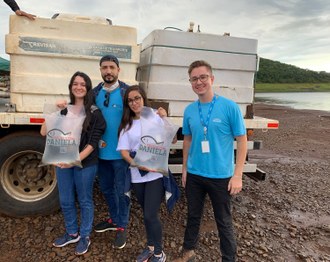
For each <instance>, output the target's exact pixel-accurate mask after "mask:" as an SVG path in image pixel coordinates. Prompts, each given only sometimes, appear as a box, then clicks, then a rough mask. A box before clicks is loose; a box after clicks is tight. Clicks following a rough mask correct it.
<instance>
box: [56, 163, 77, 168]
mask: <svg viewBox="0 0 330 262" xmlns="http://www.w3.org/2000/svg"><path fill="white" fill-rule="evenodd" d="M55 166H57V167H59V168H71V167H73V165H71V164H67V163H58V164H56V165H55Z"/></svg>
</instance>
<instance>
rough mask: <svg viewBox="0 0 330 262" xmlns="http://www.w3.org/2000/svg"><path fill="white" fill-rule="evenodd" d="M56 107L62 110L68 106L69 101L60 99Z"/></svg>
mask: <svg viewBox="0 0 330 262" xmlns="http://www.w3.org/2000/svg"><path fill="white" fill-rule="evenodd" d="M55 105H56V106H57V107H58V108H59V109H61V110H62V109H64V108H66V107H67V106H68V101H67V100H66V99H59V100H57V101H56V103H55Z"/></svg>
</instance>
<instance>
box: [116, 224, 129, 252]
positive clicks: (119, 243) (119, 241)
mask: <svg viewBox="0 0 330 262" xmlns="http://www.w3.org/2000/svg"><path fill="white" fill-rule="evenodd" d="M126 233H127V232H126V228H121V227H118V228H117V232H116V238H115V243H114V244H115V247H116V248H119V249H122V248H124V247H125V245H126Z"/></svg>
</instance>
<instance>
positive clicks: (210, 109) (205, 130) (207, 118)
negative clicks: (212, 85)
mask: <svg viewBox="0 0 330 262" xmlns="http://www.w3.org/2000/svg"><path fill="white" fill-rule="evenodd" d="M215 100H216V96H213V99H212V101H211V104H210V106H209V111H208V113H207V116H206V120H205V122H204V118H203V114H202V108H201V102H200V101H199V100H198V111H199V117H200V120H201V124H202V126H203V130H204V140H206V136H207V128H208V125H209V121H210V117H211V113H212V110H213V107H214V104H215Z"/></svg>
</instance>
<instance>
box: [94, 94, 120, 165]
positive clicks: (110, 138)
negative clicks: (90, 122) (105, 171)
mask: <svg viewBox="0 0 330 262" xmlns="http://www.w3.org/2000/svg"><path fill="white" fill-rule="evenodd" d="M106 93H107V91H106V90H104V89H103V88H102V89H101V90H100V91H99V93H98V95H97V97H96V105H97V107H98V108H99V109H100V110H101V111H102V114H103V117H104V119H105V121H106V123H107V127H106V130H105V132H104V134H103V136H102V138H101V140H100V143H99V158H100V159H104V160H116V159H122V157H121V155H120V152H118V151H117V150H116V149H117V144H118V128H119V125H120V122H121V117H122V115H123V98H122V96H121V93H120V88H117V89H115V90H114V91H112V92H111V93H110V98H109V105H108V107H106V106H104V101H105V100H106Z"/></svg>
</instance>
